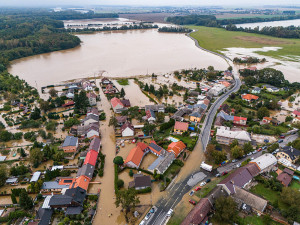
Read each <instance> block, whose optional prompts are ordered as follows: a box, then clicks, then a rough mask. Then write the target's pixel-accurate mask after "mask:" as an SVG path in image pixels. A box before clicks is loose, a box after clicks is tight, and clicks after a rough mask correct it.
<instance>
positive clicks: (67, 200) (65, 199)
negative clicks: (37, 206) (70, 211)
mask: <svg viewBox="0 0 300 225" xmlns="http://www.w3.org/2000/svg"><path fill="white" fill-rule="evenodd" d="M71 203H72V197H71V196H68V195H53V196H52V197H51V199H50V201H49V206H58V205H61V206H65V205H70V204H71Z"/></svg>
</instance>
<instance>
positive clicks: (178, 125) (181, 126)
mask: <svg viewBox="0 0 300 225" xmlns="http://www.w3.org/2000/svg"><path fill="white" fill-rule="evenodd" d="M188 128H189V124H188V123H185V122H178V121H176V122H175V126H174V133H177V134H182V133H183V132H185V131H187V130H188Z"/></svg>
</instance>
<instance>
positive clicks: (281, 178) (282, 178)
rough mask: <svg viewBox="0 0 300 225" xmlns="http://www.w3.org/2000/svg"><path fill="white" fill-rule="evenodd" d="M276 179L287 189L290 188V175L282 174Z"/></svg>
mask: <svg viewBox="0 0 300 225" xmlns="http://www.w3.org/2000/svg"><path fill="white" fill-rule="evenodd" d="M276 179H277V180H279V181H280V182H281V183H282V184H283V186H285V187H287V186H289V184H290V183H291V181H292V177H291V176H290V175H289V174H288V173H285V172H282V173H280V174H279V175H278V176H277V177H276Z"/></svg>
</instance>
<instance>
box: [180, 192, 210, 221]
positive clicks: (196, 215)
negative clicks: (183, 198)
mask: <svg viewBox="0 0 300 225" xmlns="http://www.w3.org/2000/svg"><path fill="white" fill-rule="evenodd" d="M211 208H212V205H211V204H210V202H209V200H208V199H207V198H202V199H201V200H200V201H199V203H198V204H197V205H196V206H195V207H194V208H193V209H192V210H191V211H190V212H189V214H188V215H187V216H186V217H185V219H184V220H183V221H182V223H181V225H190V224H202V222H205V221H204V220H205V219H206V216H207V214H208V213H209V211H210V210H211Z"/></svg>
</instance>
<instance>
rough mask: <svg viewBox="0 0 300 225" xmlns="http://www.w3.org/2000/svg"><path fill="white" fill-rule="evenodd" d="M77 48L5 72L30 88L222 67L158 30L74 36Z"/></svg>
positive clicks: (16, 63) (188, 42)
mask: <svg viewBox="0 0 300 225" xmlns="http://www.w3.org/2000/svg"><path fill="white" fill-rule="evenodd" d="M78 37H79V38H80V39H81V41H82V44H81V46H80V47H76V48H74V49H70V50H66V51H58V52H52V53H47V54H42V55H37V56H31V57H27V58H23V59H19V60H15V61H14V62H13V63H12V66H11V68H10V69H9V71H10V72H11V73H12V74H14V75H18V76H20V77H21V78H22V79H25V80H26V81H27V82H29V84H31V85H33V86H36V84H35V81H36V82H37V84H38V86H39V87H41V86H45V85H49V84H53V83H54V84H56V83H58V82H61V81H65V80H70V79H76V78H82V77H93V76H94V75H95V76H97V75H98V74H100V72H101V71H106V72H105V73H104V75H105V76H114V77H115V76H119V77H124V76H132V75H145V74H152V73H156V74H161V73H168V72H171V71H174V70H179V69H184V68H194V67H197V68H203V67H205V68H207V67H208V66H209V65H213V66H214V67H215V69H226V68H227V67H228V65H227V63H226V62H225V61H224V60H223V59H221V58H220V57H218V56H216V55H213V54H210V53H208V52H205V51H202V50H200V49H198V48H197V47H196V46H195V44H194V42H193V41H192V40H191V39H190V38H188V37H186V36H185V35H184V34H171V33H159V32H157V30H156V29H151V30H130V31H108V32H99V33H95V34H81V35H78Z"/></svg>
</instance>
